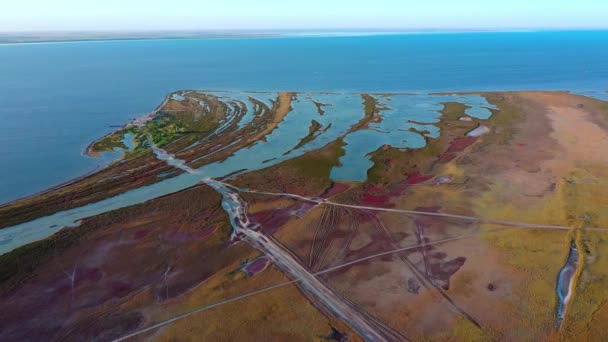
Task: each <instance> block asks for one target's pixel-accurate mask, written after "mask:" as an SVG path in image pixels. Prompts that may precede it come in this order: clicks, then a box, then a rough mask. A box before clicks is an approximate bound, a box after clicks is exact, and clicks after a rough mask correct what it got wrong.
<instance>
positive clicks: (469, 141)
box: [439, 137, 478, 163]
mask: <svg viewBox="0 0 608 342" xmlns="http://www.w3.org/2000/svg"><path fill="white" fill-rule="evenodd" d="M477 139H478V137H462V138H457V139H454V140H452V142H451V143H450V146H448V149H447V150H446V151H445V153H443V154H442V155H441V157H439V161H440V162H442V163H447V162H449V161H450V160H452V159H454V158H455V157H456V153H458V152H462V151H463V150H464V149H465V148H467V147H469V146H471V145H473V143H474V142H475V141H477Z"/></svg>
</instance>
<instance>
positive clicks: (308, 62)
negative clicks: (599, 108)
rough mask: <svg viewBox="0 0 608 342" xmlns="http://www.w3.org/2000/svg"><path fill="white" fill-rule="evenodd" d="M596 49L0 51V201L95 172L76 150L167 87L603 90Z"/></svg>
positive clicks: (322, 44)
mask: <svg viewBox="0 0 608 342" xmlns="http://www.w3.org/2000/svg"><path fill="white" fill-rule="evenodd" d="M607 42H608V31H577V32H514V33H457V34H455V33H450V34H420V35H417V34H405V35H400V34H391V35H373V36H360V37H292V38H280V39H208V40H147V41H106V42H73V43H43V44H22V45H19V44H17V45H15V44H12V45H11V44H9V45H0V122H1V123H2V124H0V160H1V161H2V164H1V165H0V166H1V167H0V203H3V202H8V201H10V200H13V199H16V198H18V197H21V196H24V195H28V194H31V193H34V192H37V191H41V190H44V189H46V188H48V187H50V186H52V185H56V184H58V183H61V182H65V181H67V180H69V179H72V178H74V177H77V176H80V175H82V174H84V173H86V172H90V171H92V170H94V169H95V168H96V167H98V166H99V165H103V164H104V163H106V162H107V161H108V159H105V160H104V159H96V158H88V157H84V156H82V151H83V150H84V148H85V147H86V146H87V145H88V143H89V142H90V141H91V140H94V139H96V138H98V137H100V136H103V135H104V134H106V133H107V132H109V131H110V130H111V129H112V128H111V127H110V126H111V125H122V124H123V123H125V122H126V121H127V120H129V119H131V118H133V117H135V116H139V115H141V114H143V113H145V112H148V111H150V110H152V109H154V107H156V106H157V105H158V104H159V103H160V102H161V101H162V99H163V98H164V96H165V95H166V94H167V93H169V92H171V91H174V90H177V89H217V90H262V91H279V90H290V91H336V92H359V91H363V92H390V91H398V92H437V91H467V90H471V91H476V90H522V89H564V90H575V91H587V90H605V89H607V88H608V82H607V81H608V44H607ZM598 94H601V93H598ZM602 95H603V94H602Z"/></svg>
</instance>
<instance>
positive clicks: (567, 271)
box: [556, 241, 578, 329]
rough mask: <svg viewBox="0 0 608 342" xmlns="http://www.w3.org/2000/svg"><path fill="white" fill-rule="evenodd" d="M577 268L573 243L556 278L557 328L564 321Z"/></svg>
mask: <svg viewBox="0 0 608 342" xmlns="http://www.w3.org/2000/svg"><path fill="white" fill-rule="evenodd" d="M577 267H578V250H577V249H576V245H575V244H574V241H572V242H570V252H569V253H568V259H567V260H566V264H565V265H564V267H562V269H561V270H560V271H559V274H558V276H557V286H556V290H557V319H556V325H557V328H558V329H559V327H560V326H561V324H562V321H563V320H564V315H565V313H566V306H567V305H568V301H569V300H570V297H571V296H572V292H573V290H574V289H573V287H574V274H575V273H576V268H577Z"/></svg>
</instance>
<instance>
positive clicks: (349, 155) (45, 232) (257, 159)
mask: <svg viewBox="0 0 608 342" xmlns="http://www.w3.org/2000/svg"><path fill="white" fill-rule="evenodd" d="M217 95H220V94H217ZM235 95H236V94H235ZM221 96H230V97H231V96H232V95H230V94H228V93H226V94H224V93H222V94H221ZM236 96H237V97H238V98H239V99H240V100H243V99H244V97H243V95H242V94H239V95H236ZM273 96H274V95H270V94H266V95H265V96H260V98H265V97H273ZM374 97H375V98H376V99H378V100H379V101H381V102H383V103H384V102H386V103H385V105H386V107H387V108H388V109H386V110H383V111H381V112H380V116H381V118H382V120H380V121H379V122H376V123H370V124H369V127H367V128H363V129H361V130H357V131H354V132H350V128H351V127H352V126H353V125H354V124H356V123H357V122H358V121H359V120H360V119H361V118H363V115H364V109H363V100H362V97H361V96H360V95H356V94H311V93H301V94H298V95H297V100H296V101H294V102H292V110H291V111H290V112H289V113H288V114H287V115H286V117H285V118H284V120H283V121H281V122H280V123H279V124H278V126H277V127H276V128H275V129H274V130H273V131H272V132H271V133H270V134H269V135H267V136H266V139H264V140H259V141H257V142H256V143H254V144H253V145H251V146H250V147H248V148H243V149H241V150H239V151H237V152H235V153H234V154H233V155H231V156H230V157H228V158H227V159H225V160H224V161H220V162H215V163H212V164H209V165H205V166H202V167H201V168H199V169H198V170H192V171H193V172H192V173H183V174H181V175H179V176H176V177H173V178H169V179H165V180H162V181H160V182H158V183H155V184H152V185H148V186H144V187H141V188H138V189H135V190H131V191H128V192H125V193H123V194H120V195H117V196H114V197H111V198H107V199H104V200H101V201H99V202H96V203H91V204H89V205H85V206H83V207H80V208H75V209H71V210H66V211H63V212H59V213H56V214H53V215H50V216H47V217H42V218H39V219H36V220H33V221H30V222H26V223H23V224H19V225H16V226H13V227H9V228H6V229H1V230H0V254H2V253H6V252H8V251H10V250H12V249H14V248H16V247H19V246H21V245H23V244H26V243H29V242H33V241H36V240H39V239H42V238H45V237H47V236H49V235H51V234H52V233H54V232H56V231H58V230H59V229H61V227H63V226H74V225H77V221H78V220H80V219H82V218H85V217H89V216H93V215H98V214H101V213H104V212H108V211H111V210H115V209H118V208H123V207H127V206H130V205H134V204H138V203H141V202H144V201H147V200H150V199H154V198H157V197H160V196H163V195H167V194H170V193H173V192H176V191H179V190H182V189H185V188H187V187H190V186H192V185H195V184H197V183H198V182H200V181H201V180H202V179H203V178H206V177H212V178H216V177H222V176H225V175H228V174H238V173H242V172H245V171H251V170H258V169H261V168H265V167H268V166H271V165H275V164H277V163H279V162H281V161H284V160H287V159H290V158H293V157H297V156H299V155H301V154H303V153H305V152H307V151H310V150H315V149H318V148H320V147H323V146H325V145H326V144H327V143H329V142H331V141H334V140H335V139H338V138H340V137H343V139H344V142H345V143H346V145H345V146H344V149H345V151H346V154H345V155H344V156H343V157H342V158H340V163H341V164H342V166H340V167H336V168H334V169H333V170H332V172H331V177H332V178H334V179H339V180H346V181H363V180H365V178H366V174H367V169H368V168H370V167H371V166H372V163H371V161H370V160H369V157H368V154H369V153H370V152H373V151H375V150H376V149H377V148H378V147H380V146H382V145H384V144H390V145H393V146H395V147H409V148H418V147H422V146H424V144H425V141H424V138H423V137H422V136H421V135H420V134H418V133H415V132H411V131H408V130H407V129H408V128H409V127H416V128H421V127H423V128H425V129H427V130H428V131H429V136H436V135H437V134H438V131H437V128H436V127H435V126H433V125H432V124H431V123H433V122H437V121H438V118H439V116H440V113H439V110H441V109H442V108H443V107H442V103H444V102H452V101H458V102H462V103H464V104H466V105H468V106H470V107H471V108H472V109H474V110H472V111H470V112H467V113H469V114H471V115H473V114H476V113H480V118H487V117H488V116H489V113H490V111H489V110H488V109H484V108H489V107H491V105H490V104H488V103H487V102H486V101H485V99H484V98H483V97H480V96H477V95H461V96H457V97H455V96H452V95H391V96H390V100H388V99H387V98H385V97H382V96H379V95H374ZM312 99H314V100H315V101H319V102H322V103H325V104H328V106H324V110H325V113H324V114H323V115H320V113H319V112H318V110H317V107H316V106H315V104H314V103H313V102H312ZM329 104H331V105H329ZM312 120H317V121H318V122H319V123H321V124H322V125H323V127H324V129H325V131H322V132H320V133H319V135H318V136H317V137H316V138H315V139H314V140H312V141H310V142H308V143H307V144H304V145H302V146H301V147H300V148H298V149H294V147H295V146H297V145H298V143H299V142H300V140H301V139H302V138H303V137H305V136H306V135H307V134H308V133H309V126H310V122H311V121H312ZM410 120H412V121H419V122H423V123H429V124H428V125H424V124H412V123H410V122H408V121H410ZM219 129H220V130H221V129H222V128H221V127H220V128H219ZM349 132H350V133H349ZM131 139H132V135H130V134H129V135H125V138H124V139H123V141H125V142H127V141H128V140H131ZM127 144H128V143H127ZM129 148H131V147H129ZM163 160H166V161H167V163H169V164H171V165H176V164H175V163H176V162H179V161H176V160H173V159H171V158H169V157H166V158H163Z"/></svg>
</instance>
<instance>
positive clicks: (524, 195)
mask: <svg viewBox="0 0 608 342" xmlns="http://www.w3.org/2000/svg"><path fill="white" fill-rule="evenodd" d="M606 150H608V103H606V102H603V101H601V100H600V99H597V98H594V97H591V96H582V95H576V94H571V93H568V92H485V93H452V94H394V93H382V94H377V93H362V94H355V93H295V92H280V93H266V92H250V93H246V92H219V91H195V90H184V91H176V92H174V93H172V94H169V95H168V96H167V98H166V99H165V101H164V102H163V103H162V104H161V105H160V106H159V107H158V108H157V109H156V110H155V111H153V112H152V113H150V114H149V115H146V116H144V117H142V118H137V119H135V120H134V121H132V122H131V123H129V124H127V125H125V126H124V127H121V128H119V129H117V130H116V131H114V132H112V133H110V134H109V135H107V136H105V137H102V138H101V139H99V140H97V141H94V142H92V143H91V145H90V146H89V147H88V148H87V150H86V153H87V154H89V155H91V156H95V155H99V154H103V153H116V154H117V155H119V156H120V157H118V158H117V159H116V160H115V161H114V162H112V163H111V164H109V165H107V166H106V167H105V168H103V169H101V170H99V171H98V172H95V173H92V174H89V175H86V176H83V177H81V178H78V179H75V180H73V181H72V182H69V183H67V184H64V185H62V186H59V187H56V188H52V189H49V190H48V191H46V192H43V193H40V194H37V195H34V196H31V197H27V198H23V199H20V200H17V201H14V202H12V203H9V204H7V205H4V206H2V207H0V227H1V228H2V229H0V252H1V253H2V255H0V269H2V270H3V271H2V272H1V275H0V296H2V298H3V300H2V302H1V303H2V304H1V307H2V310H0V312H2V313H1V314H0V315H1V317H0V318H1V320H2V322H3V324H2V329H0V339H2V340H24V339H52V340H62V339H63V340H91V339H98V340H116V339H123V338H125V339H133V340H139V339H158V340H175V339H188V338H194V339H198V340H218V339H230V340H269V339H274V340H288V339H290V340H293V339H296V340H337V341H343V340H378V341H379V340H387V341H399V340H422V339H430V340H446V339H448V340H449V339H455V340H467V341H469V340H496V339H498V340H522V339H535V340H536V339H572V338H585V337H589V338H596V339H601V338H602V337H605V335H606V332H604V331H603V330H602V329H601V324H600V323H599V322H601V320H602V319H603V318H604V317H605V316H606V315H608V306H607V305H606V304H605V303H606V300H607V299H608V292H607V291H606V290H605V288H607V285H608V284H606V282H607V280H606V279H608V277H607V275H608V274H607V273H608V268H607V267H606V265H604V263H605V258H604V256H605V254H604V253H608V246H607V245H606V237H607V236H608V231H604V229H608V211H606V210H605V208H606V207H607V206H608V196H606V195H605V194H606V193H607V190H608V154H606V153H605V151H606Z"/></svg>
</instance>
